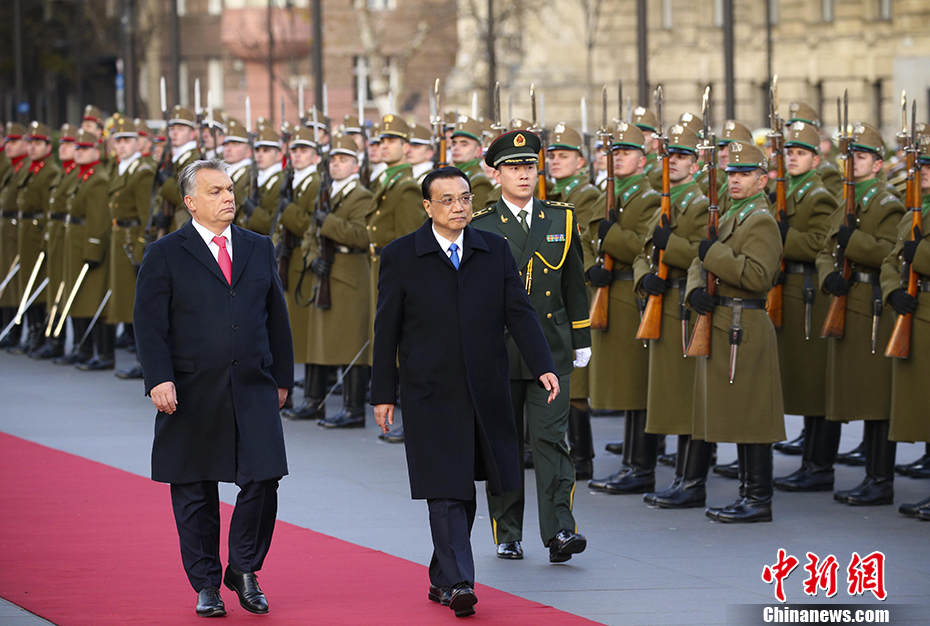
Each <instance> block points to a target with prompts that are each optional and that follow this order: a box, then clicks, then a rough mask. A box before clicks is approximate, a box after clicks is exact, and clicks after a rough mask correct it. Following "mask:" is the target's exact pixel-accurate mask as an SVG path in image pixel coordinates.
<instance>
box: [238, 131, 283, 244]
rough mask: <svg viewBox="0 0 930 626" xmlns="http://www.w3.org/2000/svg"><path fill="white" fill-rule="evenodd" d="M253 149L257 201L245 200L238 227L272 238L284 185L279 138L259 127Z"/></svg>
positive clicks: (252, 198)
mask: <svg viewBox="0 0 930 626" xmlns="http://www.w3.org/2000/svg"><path fill="white" fill-rule="evenodd" d="M254 148H255V164H256V166H257V167H258V190H257V192H258V198H257V199H256V198H254V197H249V198H246V200H245V202H244V203H243V204H242V212H241V214H240V215H239V219H238V221H237V225H238V226H241V227H242V228H248V229H249V230H252V231H255V232H256V233H260V234H262V235H271V227H272V222H273V221H274V216H275V213H276V212H277V210H278V197H279V196H280V195H281V185H282V184H283V182H284V170H283V169H282V168H281V138H280V137H279V136H278V133H276V132H275V130H274V129H273V128H271V127H270V126H267V125H260V126H258V128H257V130H256V131H255V143H254Z"/></svg>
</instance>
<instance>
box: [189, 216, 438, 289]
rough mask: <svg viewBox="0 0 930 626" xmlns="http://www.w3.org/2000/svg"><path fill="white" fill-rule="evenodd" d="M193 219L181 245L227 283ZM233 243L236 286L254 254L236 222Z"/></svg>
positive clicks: (232, 282)
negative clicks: (195, 227) (196, 228)
mask: <svg viewBox="0 0 930 626" xmlns="http://www.w3.org/2000/svg"><path fill="white" fill-rule="evenodd" d="M191 221H193V218H191ZM191 221H188V223H186V224H184V226H182V227H181V229H180V230H179V231H178V236H179V237H181V238H182V239H183V240H184V241H183V242H181V247H182V248H184V249H185V250H187V251H188V252H190V253H191V254H192V255H193V256H194V258H196V259H197V260H198V261H200V262H201V263H203V265H204V266H205V267H206V268H207V269H208V270H210V271H211V272H213V275H214V276H216V277H217V278H218V279H219V280H221V281H223V284H226V277H225V276H223V271H222V270H221V269H220V265H219V263H217V262H216V259H214V258H213V253H212V252H210V249H209V248H208V247H207V244H205V243H204V241H203V239H202V238H201V237H200V235H198V234H197V231H195V230H194V225H193V224H192V223H191ZM232 245H233V267H232V281H231V282H230V285H229V286H230V287H232V286H234V285H235V284H236V283H237V282H238V281H239V278H240V277H241V276H242V271H243V270H244V269H245V266H246V264H247V263H248V261H249V256H250V255H251V254H252V239H251V238H250V237H247V236H246V235H245V233H244V231H243V230H242V229H241V228H239V227H238V226H236V225H235V224H233V226H232ZM437 245H438V244H437Z"/></svg>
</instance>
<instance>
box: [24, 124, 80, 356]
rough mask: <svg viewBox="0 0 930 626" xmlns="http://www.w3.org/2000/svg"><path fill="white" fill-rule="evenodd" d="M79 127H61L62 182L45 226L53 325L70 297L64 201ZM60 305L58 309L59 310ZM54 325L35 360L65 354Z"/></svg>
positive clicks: (47, 302) (74, 178)
mask: <svg viewBox="0 0 930 626" xmlns="http://www.w3.org/2000/svg"><path fill="white" fill-rule="evenodd" d="M77 130H78V129H77V127H75V126H72V125H71V124H67V123H65V124H62V126H61V132H60V134H59V138H58V160H59V161H60V162H61V179H60V180H59V182H58V184H57V185H56V186H55V187H53V188H52V194H51V197H50V198H49V200H48V222H47V224H46V227H45V251H46V255H47V256H46V267H47V268H48V278H49V281H48V288H46V290H45V306H46V307H48V310H49V314H51V312H52V311H55V318H54V319H51V320H50V322H49V323H50V324H57V321H58V316H59V315H61V310H62V309H63V308H64V306H65V300H66V299H67V297H68V293H67V291H66V281H65V275H64V269H65V220H66V219H67V217H68V213H67V210H66V209H65V201H66V200H67V197H68V195H69V194H70V193H71V189H72V188H73V187H74V185H75V183H76V182H77V170H76V168H77V164H76V163H75V162H74V139H75V137H76V136H77ZM56 305H57V309H56ZM52 331H54V327H53V326H46V328H45V332H46V335H47V336H46V341H45V345H44V346H42V348H41V349H40V350H39V351H37V352H34V353H32V354H30V355H29V356H31V357H33V358H36V359H54V358H57V357H60V356H62V355H63V354H64V345H65V338H64V336H63V335H59V336H58V337H55V336H54V334H53V332H52Z"/></svg>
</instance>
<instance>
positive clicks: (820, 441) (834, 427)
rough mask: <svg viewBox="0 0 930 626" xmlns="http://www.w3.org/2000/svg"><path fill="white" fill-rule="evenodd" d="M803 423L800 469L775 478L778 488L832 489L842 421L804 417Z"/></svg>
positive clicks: (801, 489)
mask: <svg viewBox="0 0 930 626" xmlns="http://www.w3.org/2000/svg"><path fill="white" fill-rule="evenodd" d="M804 422H805V427H804V432H805V433H806V434H805V439H804V454H803V456H802V458H801V469H799V470H797V471H796V472H794V473H792V474H789V475H788V476H783V477H781V478H776V479H775V487H776V488H778V489H781V490H783V491H831V490H832V489H833V474H834V470H833V466H834V464H835V463H836V454H837V452H838V450H839V446H840V429H841V428H842V424H841V423H840V422H832V421H829V420H827V418H826V417H824V416H822V415H813V416H805V417H804Z"/></svg>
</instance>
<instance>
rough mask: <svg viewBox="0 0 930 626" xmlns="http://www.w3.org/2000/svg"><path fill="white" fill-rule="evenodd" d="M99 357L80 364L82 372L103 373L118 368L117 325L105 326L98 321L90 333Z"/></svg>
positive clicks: (101, 321)
mask: <svg viewBox="0 0 930 626" xmlns="http://www.w3.org/2000/svg"><path fill="white" fill-rule="evenodd" d="M90 336H91V339H92V340H93V344H94V349H95V351H96V352H97V356H95V357H94V358H92V359H91V360H89V361H86V362H84V363H78V364H77V368H78V369H79V370H81V371H82V372H101V371H103V370H111V369H113V368H114V367H116V325H114V324H104V323H103V320H97V323H96V324H94V327H93V329H91V331H90Z"/></svg>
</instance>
